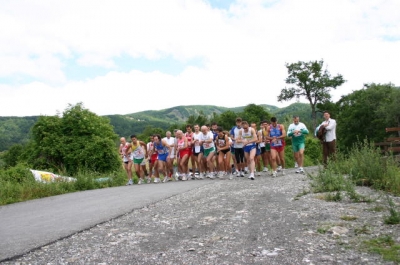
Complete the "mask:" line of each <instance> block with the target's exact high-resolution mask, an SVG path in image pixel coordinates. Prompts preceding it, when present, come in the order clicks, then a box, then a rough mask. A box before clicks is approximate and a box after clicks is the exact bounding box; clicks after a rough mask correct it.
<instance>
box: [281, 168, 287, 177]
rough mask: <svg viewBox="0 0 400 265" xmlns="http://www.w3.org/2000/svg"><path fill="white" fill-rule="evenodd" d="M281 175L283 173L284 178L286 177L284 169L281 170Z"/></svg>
mask: <svg viewBox="0 0 400 265" xmlns="http://www.w3.org/2000/svg"><path fill="white" fill-rule="evenodd" d="M281 173H282V176H285V175H286V174H285V169H284V168H282V169H281Z"/></svg>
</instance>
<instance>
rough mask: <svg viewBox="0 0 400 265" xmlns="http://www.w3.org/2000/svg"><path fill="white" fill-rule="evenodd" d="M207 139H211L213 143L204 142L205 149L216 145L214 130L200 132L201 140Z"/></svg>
mask: <svg viewBox="0 0 400 265" xmlns="http://www.w3.org/2000/svg"><path fill="white" fill-rule="evenodd" d="M206 140H211V143H204V144H203V148H204V149H210V148H213V147H214V146H215V145H214V141H213V140H214V134H213V133H212V132H208V133H207V134H203V133H200V141H206Z"/></svg>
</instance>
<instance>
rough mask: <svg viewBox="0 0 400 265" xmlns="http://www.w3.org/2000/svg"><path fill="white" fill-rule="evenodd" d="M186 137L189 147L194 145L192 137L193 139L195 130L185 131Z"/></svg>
mask: <svg viewBox="0 0 400 265" xmlns="http://www.w3.org/2000/svg"><path fill="white" fill-rule="evenodd" d="M185 137H186V139H187V142H188V147H191V146H192V139H193V132H192V133H185Z"/></svg>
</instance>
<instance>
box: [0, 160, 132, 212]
mask: <svg viewBox="0 0 400 265" xmlns="http://www.w3.org/2000/svg"><path fill="white" fill-rule="evenodd" d="M74 177H75V178H76V181H74V182H66V181H62V180H61V181H56V182H51V183H41V182H37V181H36V180H35V178H34V177H33V175H32V173H31V172H30V170H29V168H28V167H27V166H26V165H24V164H19V165H17V166H15V167H12V168H9V169H3V170H0V205H5V204H10V203H15V202H22V201H27V200H32V199H39V198H43V197H49V196H54V195H60V194H65V193H70V192H76V191H84V190H92V189H100V188H107V187H114V186H121V185H124V184H125V182H126V174H125V172H124V171H123V170H122V169H121V171H118V172H111V173H109V174H96V173H85V172H81V173H78V174H77V175H76V176H74Z"/></svg>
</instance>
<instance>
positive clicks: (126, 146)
mask: <svg viewBox="0 0 400 265" xmlns="http://www.w3.org/2000/svg"><path fill="white" fill-rule="evenodd" d="M129 148H130V147H129V143H125V144H124V146H122V148H121V152H122V154H123V155H126V154H127V153H128V152H127V151H129Z"/></svg>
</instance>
